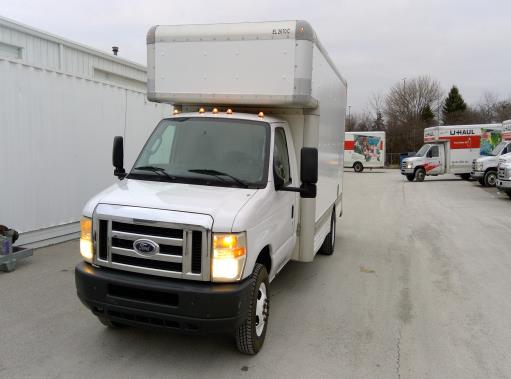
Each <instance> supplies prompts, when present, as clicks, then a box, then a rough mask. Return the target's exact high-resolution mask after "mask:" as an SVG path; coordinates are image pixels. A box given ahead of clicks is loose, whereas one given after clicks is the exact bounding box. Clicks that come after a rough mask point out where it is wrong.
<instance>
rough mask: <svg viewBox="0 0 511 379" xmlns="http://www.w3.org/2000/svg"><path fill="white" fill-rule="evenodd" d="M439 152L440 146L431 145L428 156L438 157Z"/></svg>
mask: <svg viewBox="0 0 511 379" xmlns="http://www.w3.org/2000/svg"><path fill="white" fill-rule="evenodd" d="M439 155H440V154H439V152H438V146H431V149H429V151H428V157H429V158H438V157H439Z"/></svg>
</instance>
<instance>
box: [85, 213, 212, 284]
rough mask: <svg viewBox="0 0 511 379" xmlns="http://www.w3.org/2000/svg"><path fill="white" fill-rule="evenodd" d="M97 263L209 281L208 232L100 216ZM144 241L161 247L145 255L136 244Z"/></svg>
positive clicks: (97, 227)
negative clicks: (138, 241) (136, 247)
mask: <svg viewBox="0 0 511 379" xmlns="http://www.w3.org/2000/svg"><path fill="white" fill-rule="evenodd" d="M94 225H95V241H96V243H95V248H96V259H95V261H94V263H95V264H97V265H99V266H106V267H110V268H114V269H119V270H126V271H132V272H137V273H142V274H150V275H158V276H166V277H173V278H186V279H195V280H208V279H209V270H207V268H208V267H209V265H208V264H203V261H205V259H206V257H208V246H209V244H208V242H207V241H209V238H208V236H209V235H208V231H207V230H205V229H203V228H202V227H200V226H193V225H176V224H170V223H164V222H153V221H149V220H147V221H144V220H138V219H137V220H136V221H135V220H133V219H126V220H118V219H116V220H110V219H109V217H108V216H105V215H101V214H99V215H97V218H96V219H95V221H94ZM140 239H144V240H149V241H152V242H153V243H155V244H157V246H158V249H157V250H156V252H155V253H153V252H151V253H150V254H143V253H141V252H139V251H137V250H135V247H134V243H135V241H137V240H140Z"/></svg>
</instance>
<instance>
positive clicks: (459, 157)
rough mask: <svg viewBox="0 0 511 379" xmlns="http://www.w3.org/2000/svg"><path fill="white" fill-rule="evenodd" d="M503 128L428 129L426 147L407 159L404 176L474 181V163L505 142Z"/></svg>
mask: <svg viewBox="0 0 511 379" xmlns="http://www.w3.org/2000/svg"><path fill="white" fill-rule="evenodd" d="M501 130H502V126H501V124H482V125H444V126H433V127H431V128H426V129H424V143H425V144H424V145H423V146H422V147H421V148H420V149H419V151H418V152H417V153H416V154H415V156H413V157H409V158H405V159H403V161H402V163H401V174H402V175H405V176H406V178H407V179H408V180H409V181H413V180H414V179H415V180H416V181H418V182H422V181H423V180H424V178H425V177H426V176H427V175H433V176H436V175H442V174H456V175H460V176H461V177H462V178H463V179H469V178H470V171H471V165H472V161H473V160H474V159H475V158H477V157H479V156H480V155H487V154H489V153H490V152H491V151H492V150H493V149H494V148H495V146H496V145H497V143H498V142H495V141H499V140H500V138H501Z"/></svg>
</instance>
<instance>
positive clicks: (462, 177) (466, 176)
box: [460, 174, 470, 180]
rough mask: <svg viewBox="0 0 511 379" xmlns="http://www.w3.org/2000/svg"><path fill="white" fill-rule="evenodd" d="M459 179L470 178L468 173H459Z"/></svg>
mask: <svg viewBox="0 0 511 379" xmlns="http://www.w3.org/2000/svg"><path fill="white" fill-rule="evenodd" d="M460 176H461V179H463V180H469V179H470V174H461V175H460Z"/></svg>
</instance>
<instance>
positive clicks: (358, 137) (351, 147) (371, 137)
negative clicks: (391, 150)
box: [344, 131, 386, 172]
mask: <svg viewBox="0 0 511 379" xmlns="http://www.w3.org/2000/svg"><path fill="white" fill-rule="evenodd" d="M385 145H386V141H385V132H378V131H372V132H346V134H345V136H344V167H351V168H353V170H354V171H355V172H362V171H364V168H366V167H367V168H370V169H373V168H382V167H384V166H385Z"/></svg>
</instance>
